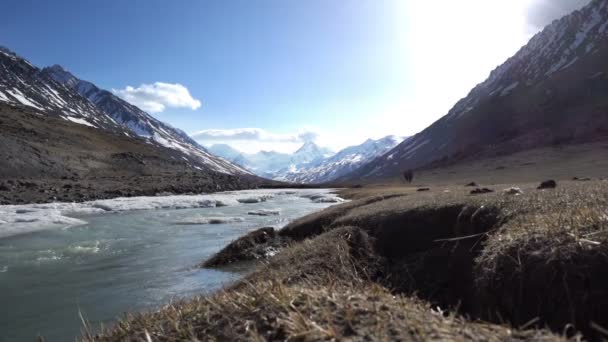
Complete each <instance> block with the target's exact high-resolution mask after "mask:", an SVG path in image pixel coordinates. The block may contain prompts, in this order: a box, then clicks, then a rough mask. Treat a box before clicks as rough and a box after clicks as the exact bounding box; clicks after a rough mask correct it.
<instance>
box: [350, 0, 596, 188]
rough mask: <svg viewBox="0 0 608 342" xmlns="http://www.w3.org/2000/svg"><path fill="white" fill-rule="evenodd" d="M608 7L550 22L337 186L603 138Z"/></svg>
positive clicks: (593, 6) (588, 8)
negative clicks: (443, 110) (426, 123)
mask: <svg viewBox="0 0 608 342" xmlns="http://www.w3.org/2000/svg"><path fill="white" fill-rule="evenodd" d="M607 99H608V1H606V0H594V1H592V2H591V3H590V4H589V5H587V6H586V7H584V8H583V9H581V10H579V11H575V12H573V13H572V14H570V15H568V16H565V17H564V18H562V19H560V20H556V21H554V22H553V23H552V24H550V25H549V26H547V27H546V28H545V29H544V30H542V31H541V32H540V33H538V34H536V35H535V36H534V37H533V38H532V39H531V40H530V42H529V43H528V44H527V45H526V46H524V47H523V48H522V49H521V50H519V52H517V54H515V55H514V56H513V57H512V58H510V59H509V60H507V61H506V62H505V63H504V64H503V65H501V66H499V67H498V68H496V69H495V70H494V71H492V73H491V74H490V76H489V78H488V79H487V80H486V81H485V82H483V83H481V84H479V85H478V86H476V87H475V88H474V89H473V90H472V91H471V92H470V93H469V94H468V96H467V97H465V98H463V99H462V100H460V101H459V102H458V103H456V105H455V106H454V107H453V108H452V109H451V110H450V111H449V112H448V113H447V115H445V116H444V117H442V118H441V119H439V120H438V121H436V122H435V123H434V124H432V125H431V126H430V127H428V128H426V129H425V130H424V131H422V132H420V133H418V134H416V135H415V136H414V137H412V138H411V139H408V140H407V141H404V142H403V143H401V144H400V145H398V146H397V147H395V148H394V149H393V150H391V151H390V152H389V153H387V154H386V155H384V156H381V157H379V158H377V159H376V160H374V161H373V162H371V163H369V164H367V165H365V166H364V167H362V168H360V169H358V170H356V171H355V172H353V173H352V174H350V175H348V176H347V177H345V178H344V180H357V179H366V178H372V179H373V178H384V177H392V176H396V175H398V174H399V173H400V172H401V171H402V170H404V169H416V168H421V167H433V166H438V165H445V164H447V163H454V162H459V161H462V160H463V159H466V158H483V157H489V156H496V155H499V154H507V153H513V152H516V151H520V150H525V149H530V148H535V147H542V146H551V145H558V144H567V143H577V142H585V141H593V140H598V139H606V138H608V101H607Z"/></svg>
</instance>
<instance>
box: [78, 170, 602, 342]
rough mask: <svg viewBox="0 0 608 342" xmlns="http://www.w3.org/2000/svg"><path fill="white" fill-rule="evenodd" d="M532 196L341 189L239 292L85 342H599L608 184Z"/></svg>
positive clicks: (139, 318)
mask: <svg viewBox="0 0 608 342" xmlns="http://www.w3.org/2000/svg"><path fill="white" fill-rule="evenodd" d="M537 186H538V184H531V183H528V184H502V185H493V186H487V187H488V188H490V190H493V191H494V192H491V193H485V194H479V195H475V194H471V192H472V191H473V190H475V189H476V187H466V186H464V185H458V186H441V187H437V188H433V187H431V188H430V189H429V190H428V191H422V192H421V191H418V190H419V189H417V188H405V187H383V188H374V187H368V188H361V189H348V190H344V191H342V193H341V195H342V196H345V197H350V198H351V199H353V201H352V202H349V203H346V204H342V205H338V206H333V207H330V208H328V209H326V210H324V211H322V212H319V213H314V214H311V215H309V216H307V217H304V218H301V219H298V220H296V221H294V222H293V223H291V224H289V225H287V226H286V227H285V228H284V229H282V230H279V231H277V232H276V233H275V234H276V236H278V237H280V238H281V239H282V240H281V242H282V243H283V244H284V246H288V247H286V248H284V249H283V250H282V251H281V252H280V253H278V254H277V255H276V256H274V257H271V258H270V259H269V261H268V263H267V264H265V265H262V266H260V267H258V268H257V269H256V270H255V271H254V272H253V273H252V274H251V275H249V276H248V277H247V278H246V279H245V280H243V281H241V282H238V283H237V284H235V285H234V286H232V287H231V288H229V289H226V290H225V291H222V292H220V293H218V294H216V295H214V296H211V297H201V298H195V299H192V300H189V301H185V302H181V303H176V304H172V305H170V306H168V307H165V308H163V309H162V310H160V311H158V312H154V313H144V314H135V315H132V316H129V317H127V318H125V320H123V321H122V322H120V323H119V324H117V325H116V326H115V327H113V328H111V329H109V330H107V331H105V332H104V333H103V334H102V335H100V336H93V335H92V334H89V335H85V336H84V340H86V341H116V340H123V339H130V338H133V339H145V338H146V336H147V335H149V336H151V338H152V339H153V340H157V339H158V340H171V339H196V338H198V339H201V338H203V337H204V338H215V339H226V338H230V339H256V338H257V339H267V340H284V339H290V338H292V339H293V338H296V339H303V340H306V339H308V340H311V339H312V340H314V339H327V338H349V339H354V340H365V339H369V338H372V339H382V338H385V339H399V338H400V339H403V340H427V339H429V338H437V339H448V340H488V339H489V340H500V339H503V340H504V339H516V340H564V339H565V338H567V337H574V336H576V334H577V333H578V332H582V333H584V334H585V336H586V337H587V338H590V339H599V338H600V337H601V336H603V335H602V334H603V331H605V330H603V328H602V327H606V326H608V321H607V320H608V312H606V311H607V309H606V307H608V306H607V304H608V291H607V290H606V289H607V288H608V278H606V277H605V272H604V270H605V269H606V267H607V266H608V183H607V182H605V181H591V182H576V181H572V182H560V183H558V185H557V188H555V189H543V190H539V189H537ZM251 241H253V244H254V245H255V239H253V240H251V239H250V241H249V243H247V244H243V245H244V246H247V247H248V248H251V246H252V243H251ZM261 241H262V243H264V244H267V243H268V239H261ZM227 260H229V259H227ZM438 308H441V309H438ZM439 310H441V311H439ZM464 317H469V319H466V318H464ZM545 327H549V328H551V329H552V330H553V333H552V332H549V331H547V330H543V328H545ZM563 334H566V335H563Z"/></svg>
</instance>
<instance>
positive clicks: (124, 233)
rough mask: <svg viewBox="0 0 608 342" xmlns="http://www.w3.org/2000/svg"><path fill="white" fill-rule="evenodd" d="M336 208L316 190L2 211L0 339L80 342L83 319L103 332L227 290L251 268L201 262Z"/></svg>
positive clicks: (331, 199)
mask: <svg viewBox="0 0 608 342" xmlns="http://www.w3.org/2000/svg"><path fill="white" fill-rule="evenodd" d="M335 201H340V199H337V198H335V197H334V196H333V195H331V194H330V191H329V190H318V189H315V190H295V191H292V190H272V191H268V190H258V191H238V192H229V193H221V194H213V195H198V196H166V197H140V198H129V199H126V198H125V199H115V200H104V201H94V202H88V203H83V204H45V205H21V206H0V341H2V342H4V341H11V342H12V341H35V340H36V337H37V336H38V335H42V336H44V337H45V339H46V341H73V340H74V339H75V337H76V336H78V335H79V334H80V331H81V327H82V323H81V320H80V313H81V314H82V316H83V317H84V318H85V319H87V320H88V321H90V322H91V323H92V325H93V326H99V325H100V324H101V323H106V324H107V323H111V322H112V321H114V320H115V319H116V318H118V317H120V316H121V315H122V313H124V312H129V311H135V310H154V309H155V308H158V307H160V306H162V305H163V304H166V303H168V302H170V301H171V300H175V299H179V298H184V297H189V296H193V295H201V294H207V293H209V292H211V291H214V290H217V289H220V288H221V287H222V286H225V285H226V284H229V283H230V282H232V281H234V280H236V279H238V278H239V277H241V276H242V275H243V274H244V272H246V271H247V270H243V269H224V270H211V269H200V268H198V267H196V265H197V264H199V263H200V262H202V261H203V260H205V259H206V258H208V257H209V256H211V255H212V254H213V253H214V252H217V251H218V250H219V249H221V248H222V247H223V246H225V245H226V244H227V243H229V242H230V241H232V240H234V239H235V238H237V237H239V236H240V235H242V234H244V233H246V232H248V231H250V230H252V229H255V228H259V227H263V226H273V227H276V228H280V227H282V226H284V225H285V224H287V223H288V222H290V221H291V220H293V219H295V218H297V217H301V216H304V215H306V214H309V213H311V212H314V211H318V210H321V209H323V208H325V207H328V206H330V205H332V204H335V203H334V202H335ZM259 210H266V212H265V214H267V215H268V214H269V215H268V216H257V215H251V214H252V213H255V212H256V211H259Z"/></svg>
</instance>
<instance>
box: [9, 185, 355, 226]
mask: <svg viewBox="0 0 608 342" xmlns="http://www.w3.org/2000/svg"><path fill="white" fill-rule="evenodd" d="M330 191H331V189H301V190H289V191H285V189H274V190H244V191H229V192H222V193H214V194H203V195H177V196H151V197H129V198H115V199H109V200H97V201H90V202H83V203H47V204H26V205H0V218H2V219H1V220H0V238H2V237H6V236H11V235H16V234H23V233H29V232H33V231H38V230H43V229H49V228H51V229H52V228H68V227H73V226H78V225H83V224H86V223H87V222H86V217H83V215H90V214H104V213H108V212H112V213H114V212H124V211H132V210H154V209H195V208H215V207H221V206H239V205H243V204H249V203H260V202H266V201H270V200H272V198H274V197H275V196H278V195H287V194H289V195H290V196H300V197H307V198H311V199H312V198H313V197H314V198H315V199H314V200H312V201H313V202H316V203H340V202H343V201H344V200H342V199H341V198H339V197H336V196H335V195H333V194H330ZM244 212H245V211H244ZM74 216H76V217H74ZM221 219H222V220H225V219H226V218H221ZM233 219H234V218H233ZM205 220H207V221H209V217H207V218H205ZM207 221H206V222H205V223H190V224H211V222H207ZM201 222H202V221H201ZM232 222H237V221H234V220H233V221H232ZM215 223H219V222H215ZM183 224H185V223H183Z"/></svg>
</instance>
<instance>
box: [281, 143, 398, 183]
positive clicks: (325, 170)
mask: <svg viewBox="0 0 608 342" xmlns="http://www.w3.org/2000/svg"><path fill="white" fill-rule="evenodd" d="M402 140H403V139H402V138H399V137H396V136H394V135H390V136H387V137H384V138H382V139H378V140H372V139H368V140H366V141H365V142H364V143H363V144H361V145H357V146H350V147H347V148H345V149H343V150H341V151H340V152H338V153H336V154H335V155H333V156H330V157H328V158H323V159H322V160H319V161H317V162H316V163H315V164H312V165H310V164H307V165H304V167H302V168H300V169H295V170H290V172H286V173H284V174H281V175H279V176H278V177H275V179H277V180H286V181H290V182H295V183H323V182H330V181H333V180H335V179H338V178H339V177H341V176H344V175H346V174H348V173H350V172H352V171H354V170H356V169H357V168H359V167H361V166H363V165H365V164H366V163H369V162H370V161H372V160H374V159H375V158H376V157H379V156H381V155H383V154H384V153H386V152H387V151H389V150H390V149H392V148H393V147H395V146H397V145H398V144H399V143H400V142H401V141H402Z"/></svg>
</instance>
